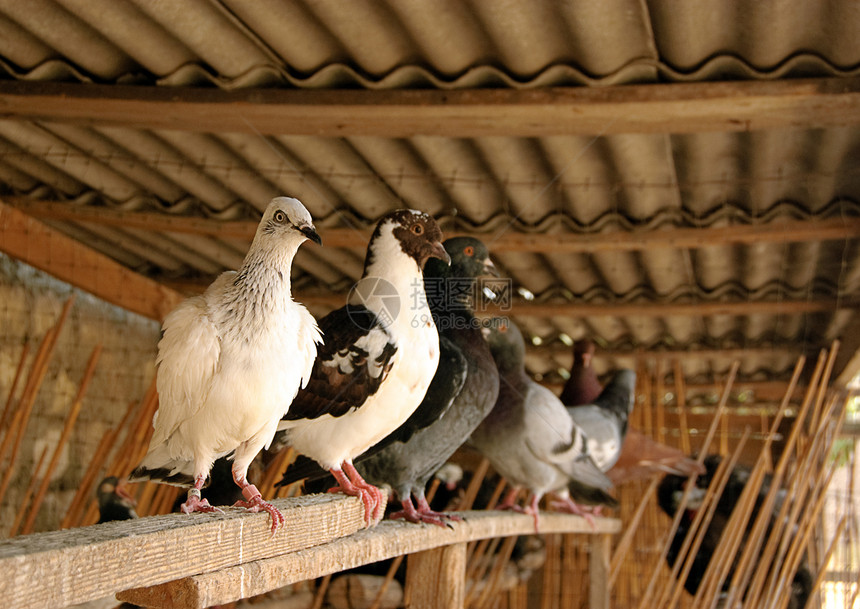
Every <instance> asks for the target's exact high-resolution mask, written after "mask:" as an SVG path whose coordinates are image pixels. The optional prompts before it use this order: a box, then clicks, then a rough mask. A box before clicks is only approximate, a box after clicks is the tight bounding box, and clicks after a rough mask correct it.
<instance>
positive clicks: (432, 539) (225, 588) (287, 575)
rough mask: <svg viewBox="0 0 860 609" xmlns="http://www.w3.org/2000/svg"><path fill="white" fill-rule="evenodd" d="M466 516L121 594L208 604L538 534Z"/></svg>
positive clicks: (575, 527)
mask: <svg viewBox="0 0 860 609" xmlns="http://www.w3.org/2000/svg"><path fill="white" fill-rule="evenodd" d="M461 515H462V516H464V521H463V522H452V523H451V525H450V527H451V528H444V529H443V528H441V527H436V526H433V525H420V526H419V525H414V524H410V523H406V522H403V521H392V520H386V521H383V522H381V523H380V524H379V525H377V526H376V527H375V528H373V529H367V530H362V531H359V532H358V533H356V534H355V535H351V536H349V537H344V538H341V539H338V540H336V541H333V542H331V543H327V544H325V545H321V546H317V547H314V548H308V549H306V550H299V551H297V552H292V553H290V554H283V555H281V556H277V557H275V558H270V559H264V560H257V561H254V562H249V563H246V564H244V565H241V566H236V567H231V568H225V569H222V570H221V571H216V572H211V573H204V574H202V575H196V576H191V577H187V578H184V579H180V580H177V581H173V582H169V583H166V584H162V585H158V586H153V587H150V588H139V589H136V590H127V591H125V592H122V593H121V594H118V595H117V598H119V599H121V600H123V601H126V602H130V603H133V604H136V605H143V606H145V607H156V608H163V609H168V608H169V609H190V608H192V607H193V608H197V609H203V608H204V607H209V606H211V605H218V604H225V603H229V602H232V601H235V600H238V599H240V598H247V597H249V596H254V595H257V594H263V593H265V592H269V591H271V590H276V589H278V588H283V587H284V586H288V585H290V584H293V583H296V582H300V581H304V580H306V579H312V578H316V577H322V576H323V575H327V574H329V573H336V572H338V571H343V570H345V569H352V568H354V567H358V566H361V565H365V564H369V563H373V562H378V561H380V560H386V559H388V558H393V557H395V556H400V555H402V554H412V553H414V552H422V551H425V550H431V549H433V548H438V547H441V546H445V545H452V544H458V543H464V542H469V541H474V540H478V539H487V538H492V537H505V536H510V535H532V534H534V533H535V529H534V519H533V518H532V517H531V516H529V515H526V514H511V513H507V512H498V511H474V512H461ZM620 530H621V522H620V521H618V520H615V519H608V518H595V519H594V529H592V528H591V526H590V525H589V524H588V522H587V521H586V520H585V519H584V518H582V517H580V516H573V515H570V514H554V513H546V512H544V513H542V514H541V519H540V533H542V534H546V533H586V534H595V533H603V534H610V533H617V532H619V531H620Z"/></svg>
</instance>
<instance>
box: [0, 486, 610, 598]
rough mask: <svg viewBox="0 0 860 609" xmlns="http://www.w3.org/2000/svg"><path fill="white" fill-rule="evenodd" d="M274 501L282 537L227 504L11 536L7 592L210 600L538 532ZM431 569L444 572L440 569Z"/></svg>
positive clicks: (555, 528) (601, 527) (452, 558)
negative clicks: (211, 510) (376, 517)
mask: <svg viewBox="0 0 860 609" xmlns="http://www.w3.org/2000/svg"><path fill="white" fill-rule="evenodd" d="M274 503H275V505H277V506H278V507H279V508H280V509H281V510H282V511H283V512H284V514H285V516H286V518H287V524H286V526H285V528H282V529H281V530H280V531H279V532H278V533H277V534H276V535H275V536H274V537H272V536H271V535H270V531H269V523H268V515H267V514H252V513H250V512H247V511H246V510H242V509H239V508H226V509H225V513H224V514H194V515H191V516H188V515H184V514H169V515H166V516H153V517H149V518H141V519H138V520H133V521H123V522H111V523H106V524H102V525H94V526H89V527H83V528H80V529H68V530H63V531H52V532H48V533H37V534H35V535H27V536H21V537H16V538H12V539H7V540H4V541H2V542H0V569H2V570H3V572H4V573H5V575H4V577H3V578H0V598H3V601H4V603H6V604H8V605H9V606H14V607H18V608H20V609H40V608H48V607H51V608H57V607H65V606H67V605H71V604H77V603H82V602H86V601H89V600H93V599H97V598H103V597H104V596H106V595H109V594H113V593H115V592H117V591H121V590H127V591H126V592H123V593H122V594H120V595H119V597H120V598H121V599H123V600H127V601H129V602H132V603H135V604H138V605H142V606H148V607H170V608H171V609H179V608H182V607H186V608H187V607H198V608H203V607H208V606H211V605H213V604H223V603H227V602H231V601H233V600H238V599H240V598H247V597H249V596H254V595H257V594H262V593H264V592H268V591H270V590H274V589H277V588H281V587H283V586H286V585H289V584H291V583H295V582H299V581H304V580H307V579H313V578H316V577H320V576H323V575H326V574H331V573H336V572H339V571H343V570H345V569H349V568H352V567H356V566H359V565H363V564H368V563H371V562H377V561H379V560H384V559H386V558H392V557H394V556H400V555H403V554H414V553H417V552H422V553H426V554H423V555H422V556H419V557H418V558H417V559H416V560H417V563H418V564H419V565H420V563H421V562H422V560H423V559H426V561H425V563H424V564H425V568H430V567H429V566H428V565H430V564H444V565H446V569H447V571H446V574H445V578H455V577H460V576H463V577H465V568H460V567H459V566H457V565H462V566H464V565H465V543H466V542H468V541H472V540H477V539H485V538H490V537H502V536H513V535H530V534H534V533H535V529H534V520H533V519H532V518H531V516H528V515H525V514H512V513H508V512H495V511H475V512H462V513H461V515H462V516H463V518H464V520H463V521H462V522H453V523H451V527H450V528H440V527H435V526H430V525H413V524H410V523H406V522H402V521H383V522H382V523H380V524H379V525H377V526H376V527H374V528H372V529H364V528H363V526H364V520H363V516H364V509H363V506H362V505H361V503H360V501H359V500H358V499H356V498H354V497H344V496H343V495H328V494H325V495H308V496H302V497H298V498H292V499H282V500H275V501H274ZM540 524H541V526H540V533H561V532H565V533H571V532H575V533H584V534H598V535H603V536H606V535H610V534H613V533H617V532H619V531H620V529H621V523H620V521H618V520H614V519H608V518H597V519H595V522H594V527H593V528H592V527H591V525H589V523H588V522H587V521H586V520H585V519H583V518H581V517H579V516H573V515H569V514H554V513H545V514H542V516H541V523H540ZM179 557H181V560H178V559H177V558H179ZM440 561H441V562H440ZM413 562H415V561H413ZM434 581H436V583H438V584H439V585H442V584H443V582H442V578H441V576H437V577H436V578H435V579H434ZM450 583H451V582H449V584H450ZM604 583H605V579H604ZM446 585H447V584H446ZM458 585H459V584H458ZM463 585H465V584H463ZM595 585H598V586H599V585H600V582H597V583H596V584H595ZM413 587H414V586H413ZM416 594H419V597H420V594H423V592H416ZM462 594H463V593H462V592H460V593H458V592H457V591H456V590H454V591H452V592H451V593H450V594H449V595H448V596H447V600H446V601H445V602H446V603H448V604H446V605H444V606H446V607H455V606H457V605H456V602H457V599H458V598H460V597H462ZM437 596H438V595H437ZM419 597H414V598H419ZM439 600H440V602H441V601H442V599H441V598H440V599H439ZM438 606H443V605H438Z"/></svg>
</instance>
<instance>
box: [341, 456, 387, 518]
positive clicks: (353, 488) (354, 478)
mask: <svg viewBox="0 0 860 609" xmlns="http://www.w3.org/2000/svg"><path fill="white" fill-rule="evenodd" d="M344 469H345V470H346V472H347V473H346V474H345V473H344V472H343V471H341V470H334V469H333V470H331V473H332V474H333V475H334V477H335V480H337V481H338V485H337V486H333V487H332V488H330V489H329V490H328V492H329V493H343V494H345V495H350V496H351V497H358V498H359V499H361V502H362V503H363V504H364V522H365V524H366V525H367V527H368V528H370V527H372V526H375V525H376V524H378V523H379V521H380V520H382V506H383V505H384V501H385V496H384V495H383V493H382V491H381V490H380V489H378V488H377V487H375V486H373V485H372V484H368V483H367V482H366V481H365V480H364V479H363V478H362V477H361V476H360V475H359V474H358V472H357V471H356V469H355V468H354V467H351V464H344Z"/></svg>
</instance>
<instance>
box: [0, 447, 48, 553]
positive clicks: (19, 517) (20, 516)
mask: <svg viewBox="0 0 860 609" xmlns="http://www.w3.org/2000/svg"><path fill="white" fill-rule="evenodd" d="M47 456H48V446H47V445H46V446H45V448H43V449H42V454H41V456H39V461H38V463H36V468H35V469H34V470H33V475H32V476H30V483H29V484H28V485H27V490H26V491H25V492H24V499H22V500H21V507H20V508H18V513H17V514H15V522H13V523H12V528H11V529H10V530H9V537H15V536H16V535H17V534H18V528H19V527H20V526H21V521H23V520H24V516H25V515H26V514H27V509H28V508H29V507H30V500H31V499H32V498H33V493H34V492H35V491H36V484H37V483H38V482H39V472H41V471H42V464H43V463H44V462H45V457H47Z"/></svg>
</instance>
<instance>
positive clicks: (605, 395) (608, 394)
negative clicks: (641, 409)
mask: <svg viewBox="0 0 860 609" xmlns="http://www.w3.org/2000/svg"><path fill="white" fill-rule="evenodd" d="M635 389H636V373H635V372H633V370H630V369H628V368H620V369H619V370H618V371H616V372H615V374H614V375H613V377H612V379H611V380H610V381H609V383H607V385H606V387H605V388H604V389H603V391H602V392H601V393H600V395H599V396H597V398H596V399H595V400H594V402H593V403H591V404H582V405H580V406H567V412H568V413H569V414H570V416H571V418H573V421H574V423H576V424H577V425H578V426H579V427H580V428H581V429H582V430H583V431H584V432H585V435H586V436H587V437H588V452H589V453H590V454H591V457H592V458H593V459H594V462H595V463H596V464H597V467H599V468H600V470H601V471H603V472H607V471H609V470H610V468H612V466H613V465H615V462H616V461H618V457H619V456H620V455H621V445H622V444H623V443H624V436H625V435H626V434H627V419H628V417H629V416H630V412H631V411H632V410H633V399H634V395H635V394H634V392H635Z"/></svg>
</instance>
